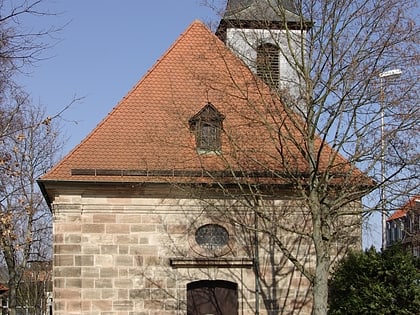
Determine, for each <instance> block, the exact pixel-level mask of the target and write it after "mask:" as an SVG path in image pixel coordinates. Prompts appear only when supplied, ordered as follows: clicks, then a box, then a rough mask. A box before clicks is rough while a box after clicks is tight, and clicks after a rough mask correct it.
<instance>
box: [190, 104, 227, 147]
mask: <svg viewBox="0 0 420 315" xmlns="http://www.w3.org/2000/svg"><path fill="white" fill-rule="evenodd" d="M223 119H224V116H223V115H222V114H220V113H219V111H218V110H217V109H216V108H215V107H214V106H213V105H212V104H211V103H208V104H207V105H206V106H204V107H203V108H202V109H201V110H200V111H199V112H198V113H197V114H195V115H194V116H193V117H192V118H190V120H189V124H190V129H191V130H192V131H193V132H194V133H195V139H196V147H197V151H198V152H199V153H208V152H220V150H221V147H222V141H221V131H222V121H223Z"/></svg>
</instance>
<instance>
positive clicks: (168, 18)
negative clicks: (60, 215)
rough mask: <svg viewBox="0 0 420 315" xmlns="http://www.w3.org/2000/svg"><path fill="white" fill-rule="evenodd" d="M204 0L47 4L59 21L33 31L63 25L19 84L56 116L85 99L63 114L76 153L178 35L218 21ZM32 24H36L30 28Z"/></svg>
mask: <svg viewBox="0 0 420 315" xmlns="http://www.w3.org/2000/svg"><path fill="white" fill-rule="evenodd" d="M201 3H202V0H180V1H174V0H155V1H145V0H125V1H112V0H71V1H69V0H44V2H43V8H42V9H45V10H44V11H47V10H48V11H50V12H59V13H60V14H58V15H56V16H49V17H40V18H36V19H32V18H31V19H29V20H28V21H27V22H26V23H27V24H28V27H34V28H35V29H37V28H40V27H42V28H47V27H50V26H51V25H53V26H55V27H60V26H61V25H64V24H66V23H67V22H69V23H68V24H67V25H66V26H65V27H64V28H63V29H62V31H60V32H59V33H57V34H55V35H54V36H55V37H56V38H57V39H58V41H57V40H56V39H51V43H53V44H54V46H53V47H52V48H50V49H49V50H48V51H46V52H45V53H44V54H43V57H48V59H46V60H44V61H41V62H39V63H37V65H36V67H35V68H33V69H31V73H30V75H29V76H22V77H21V80H20V81H21V82H22V84H23V85H24V86H25V89H26V91H28V92H29V93H30V95H31V96H32V98H33V101H34V102H35V103H40V104H42V105H44V106H45V107H46V108H47V112H48V114H49V115H54V114H55V113H57V112H59V111H60V110H61V109H62V108H63V107H64V106H66V105H67V104H68V103H69V102H70V101H71V100H72V99H73V97H83V99H82V100H81V101H80V102H78V103H77V104H74V105H73V106H72V107H71V108H70V109H69V110H67V111H66V112H65V113H64V115H63V117H64V118H65V120H66V121H63V133H64V135H65V137H66V138H68V141H67V142H66V146H65V150H64V151H65V152H64V153H66V152H68V151H69V150H71V149H72V148H73V147H74V146H76V145H77V144H78V143H79V142H80V141H81V140H83V138H84V137H85V136H86V135H87V134H88V133H89V132H90V131H91V130H92V129H93V128H94V127H95V126H96V125H97V123H99V122H100V121H101V120H102V119H103V118H104V117H105V116H106V115H107V113H109V112H110V111H111V109H112V108H113V107H114V106H115V105H116V104H117V103H118V102H119V101H120V100H121V98H122V97H124V96H125V94H126V93H127V92H128V91H129V90H130V89H131V87H132V86H133V85H134V84H135V83H136V82H137V81H138V80H140V79H141V77H142V76H143V75H144V74H145V73H146V72H147V70H148V69H149V68H150V67H151V66H152V65H153V64H154V63H155V62H156V61H157V59H158V58H159V57H160V56H161V55H162V54H164V53H165V51H166V50H167V49H168V48H169V46H170V45H171V44H172V43H173V42H174V41H175V40H176V39H177V38H178V36H179V35H180V34H181V33H182V32H183V31H184V30H185V29H186V28H187V27H188V26H189V25H190V23H192V22H193V21H194V20H196V19H199V20H202V21H203V22H205V23H207V22H209V21H218V18H217V15H216V14H215V13H214V11H213V10H211V9H210V8H209V7H207V6H204V5H202V4H201ZM31 23H32V24H34V25H31Z"/></svg>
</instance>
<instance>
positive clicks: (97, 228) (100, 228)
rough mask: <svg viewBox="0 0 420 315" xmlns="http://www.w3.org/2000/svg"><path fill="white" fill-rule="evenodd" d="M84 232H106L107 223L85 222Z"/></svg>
mask: <svg viewBox="0 0 420 315" xmlns="http://www.w3.org/2000/svg"><path fill="white" fill-rule="evenodd" d="M82 233H84V234H87V233H105V224H83V225H82Z"/></svg>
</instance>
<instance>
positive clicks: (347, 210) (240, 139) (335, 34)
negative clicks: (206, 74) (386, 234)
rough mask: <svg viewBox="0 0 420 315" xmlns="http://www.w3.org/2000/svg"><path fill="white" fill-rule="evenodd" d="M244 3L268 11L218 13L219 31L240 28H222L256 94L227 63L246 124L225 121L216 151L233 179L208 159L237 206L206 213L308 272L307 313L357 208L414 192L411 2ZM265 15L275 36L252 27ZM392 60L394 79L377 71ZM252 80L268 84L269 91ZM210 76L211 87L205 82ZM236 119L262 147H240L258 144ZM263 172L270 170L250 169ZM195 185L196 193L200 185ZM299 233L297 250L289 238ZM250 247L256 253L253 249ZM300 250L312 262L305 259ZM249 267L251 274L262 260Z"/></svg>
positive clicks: (347, 240)
mask: <svg viewBox="0 0 420 315" xmlns="http://www.w3.org/2000/svg"><path fill="white" fill-rule="evenodd" d="M233 2H234V1H232V2H231V3H233ZM236 3H241V2H240V1H237V2H236ZM243 3H245V2H243ZM250 3H259V4H256V6H257V7H258V6H259V5H261V6H260V7H258V8H257V10H260V11H259V12H258V17H261V16H264V14H266V19H257V20H256V21H254V24H249V23H248V24H246V23H245V22H249V21H244V20H243V19H244V15H241V14H243V13H242V11H240V10H239V12H238V11H233V13H232V12H227V13H226V12H225V13H224V15H223V20H222V23H225V24H224V25H223V24H222V23H221V26H222V29H220V27H221V26H219V29H218V33H219V36H220V37H221V38H224V36H225V34H226V33H225V32H226V29H229V28H235V29H236V30H237V34H239V35H237V37H236V38H235V39H236V42H235V41H233V40H232V41H229V38H227V39H226V38H224V39H225V40H226V44H227V45H228V46H229V47H230V48H231V49H232V50H233V51H234V52H235V53H236V54H238V55H239V57H240V58H241V59H242V60H243V61H244V62H245V63H246V64H248V66H249V67H250V68H251V69H252V70H253V71H254V72H255V74H256V78H255V82H254V84H255V86H257V87H259V93H260V95H259V97H256V96H255V90H252V91H251V89H248V88H247V86H245V85H244V84H241V82H240V80H241V79H240V77H239V76H236V75H235V70H234V69H227V71H228V72H229V73H230V74H231V80H232V82H233V84H232V85H233V86H236V87H237V89H238V91H237V94H236V97H238V98H242V99H246V100H247V106H246V108H241V109H237V108H235V109H234V110H236V112H237V113H238V115H241V119H243V121H241V122H242V123H243V124H242V125H238V126H227V125H224V126H223V131H221V132H222V133H223V137H224V140H223V146H224V148H226V147H228V148H229V149H227V150H225V149H223V150H219V149H218V148H216V150H215V151H217V152H216V153H217V154H218V155H219V156H220V159H222V160H223V162H224V163H225V165H227V166H228V169H229V171H228V173H230V175H229V176H231V178H234V180H233V181H229V182H228V181H227V180H226V176H225V177H224V178H223V177H222V178H221V177H220V176H218V174H215V173H214V172H212V170H211V169H207V171H208V176H210V177H211V178H212V180H213V181H214V182H215V183H217V187H218V189H219V190H220V191H222V192H223V194H224V195H225V196H229V198H230V199H233V200H237V201H238V204H239V205H240V207H241V208H242V211H236V210H235V209H234V208H233V207H226V206H223V207H219V206H217V205H213V206H212V207H211V209H212V212H209V215H211V213H213V215H216V216H217V217H218V218H220V217H223V218H224V219H225V220H226V221H229V222H232V223H234V224H236V225H240V226H241V227H242V228H243V230H244V231H246V232H247V233H248V235H253V233H257V235H258V236H257V237H253V238H248V240H249V241H248V244H253V243H255V241H256V240H257V238H258V237H261V238H266V242H265V244H267V245H270V246H271V247H270V246H268V247H267V253H268V254H269V253H272V254H274V253H277V252H280V253H281V254H282V255H283V257H286V258H287V259H288V261H289V262H291V263H292V264H293V266H294V268H296V270H298V271H299V272H300V273H301V274H302V275H303V276H304V277H305V278H306V280H307V281H309V284H310V286H311V287H312V303H313V307H312V313H313V314H317V315H318V314H326V313H327V309H328V278H329V275H330V272H331V267H332V265H333V263H334V261H335V259H336V258H337V257H338V256H337V255H338V254H340V255H342V254H343V252H344V251H345V250H346V248H348V247H349V246H350V247H351V246H355V240H356V239H357V234H358V229H359V228H360V218H361V217H362V216H365V215H366V216H369V215H370V214H371V213H373V212H374V211H389V210H390V209H395V205H394V204H395V202H396V201H397V200H399V199H401V198H402V197H406V196H407V195H411V194H416V193H418V187H419V182H418V171H419V149H418V148H419V137H418V136H417V135H418V134H419V131H420V130H419V126H420V124H419V122H420V111H419V107H418V99H419V95H418V90H419V80H418V74H419V72H418V71H419V56H420V55H419V45H418V44H419V39H420V37H419V35H420V29H419V27H418V25H417V24H416V22H417V21H416V16H414V14H415V13H414V12H415V7H416V1H412V0H406V1H396V0H385V1H358V0H356V1H346V0H344V1H319V0H309V1H299V0H297V1H255V2H253V1H247V2H246V4H247V5H249V4H250ZM285 3H286V4H287V5H286V6H285ZM252 5H254V4H252ZM215 7H217V5H216V6H215ZM228 8H229V7H228ZM248 12H249V11H248ZM291 13H292V16H293V19H294V20H293V25H292V24H291V23H290V16H291V15H290V14H291ZM248 17H249V16H248ZM241 19H242V20H241ZM251 20H252V18H251ZM238 21H240V23H238ZM273 21H275V23H277V24H276V25H277V27H278V29H281V35H280V37H279V35H278V33H276V32H274V31H269V32H266V33H264V34H263V35H261V32H260V30H261V29H268V30H270V29H272V25H273ZM241 23H242V24H241ZM238 25H247V26H248V27H246V28H245V27H238ZM249 25H251V26H249ZM279 25H280V27H279ZM223 27H225V29H223ZM238 30H239V31H238ZM237 42H240V44H237ZM264 42H270V43H274V45H267V46H264V45H261V46H259V47H260V49H261V51H260V53H261V55H262V56H263V57H258V52H257V54H256V55H255V54H248V52H249V51H250V50H252V49H254V50H255V47H256V43H264ZM244 47H245V49H244ZM247 48H249V49H247ZM273 48H274V49H275V51H276V53H277V52H278V54H279V56H280V57H279V58H280V59H281V60H282V62H283V63H282V64H283V65H286V68H287V69H286V70H287V71H286V73H285V72H282V68H281V66H280V72H279V73H276V71H273V68H276V69H277V71H278V68H279V61H278V60H277V61H276V60H274V59H273ZM275 58H277V57H275ZM226 64H227V63H226ZM392 68H400V69H402V70H403V71H402V74H401V76H400V77H399V78H398V79H397V78H392V79H391V78H386V77H382V76H381V75H380V74H382V73H384V72H385V71H387V70H389V69H392ZM260 79H262V81H265V83H267V84H268V85H269V86H271V98H270V99H267V93H266V91H265V88H264V87H263V86H262V85H261V80H260ZM207 84H208V82H207ZM208 86H209V89H210V88H212V89H217V88H218V87H217V84H215V83H214V82H212V83H211V84H208ZM248 86H249V85H248ZM219 88H220V87H219ZM220 91H221V90H220ZM252 93H254V94H253V95H252ZM229 96H230V97H232V94H230V95H229ZM244 121H247V123H248V125H249V126H251V125H253V126H256V128H257V129H258V131H256V133H258V137H259V139H260V142H261V143H263V144H264V145H261V148H254V150H250V149H249V148H247V147H246V146H245V147H244V144H246V143H247V142H248V141H249V142H250V143H252V142H253V143H255V139H252V135H248V137H249V138H247V136H245V137H244V136H243V135H240V132H239V131H238V130H240V129H241V128H242V131H241V132H243V130H244V126H245V123H244ZM232 127H234V128H232ZM262 129H264V131H261V130H262ZM194 131H195V130H194ZM267 148H269V149H267ZM204 159H206V157H203V160H204ZM302 161H303V162H302ZM205 165H206V163H205V162H203V167H205ZM250 169H251V170H258V172H256V171H252V172H250V171H249V170H250ZM262 174H265V175H264V177H269V178H270V179H269V180H267V179H265V182H262V181H261V180H256V178H257V177H258V175H262ZM219 175H220V174H219ZM225 175H226V174H225ZM266 175H268V176H266ZM260 177H261V176H260ZM232 182H234V183H235V185H234V188H232ZM279 184H282V185H286V186H287V187H289V188H290V193H289V195H288V196H289V198H291V197H293V198H294V199H295V202H294V203H293V204H292V205H287V204H285V203H281V204H276V202H275V200H276V199H284V198H282V197H281V193H284V191H280V190H276V187H278V186H279ZM381 189H385V190H386V191H387V195H386V197H387V198H386V200H384V199H381V198H378V195H379V194H378V191H379V190H381ZM200 193H201V191H200V192H198V191H197V192H196V196H198V197H200V196H203V195H201V194H200ZM204 196H206V195H204ZM362 197H364V199H363V200H364V203H362ZM200 198H201V199H202V200H206V202H209V201H208V198H205V197H200ZM296 200H297V201H296ZM210 203H212V202H210ZM244 209H246V210H247V211H244ZM298 209H299V210H298ZM215 211H216V212H215ZM214 213H216V214H214ZM243 213H246V214H247V215H246V216H243ZM249 213H252V214H253V215H251V216H250V215H249ZM298 213H299V215H297V214H298ZM292 235H293V236H294V241H290V239H291V238H290V237H291V236H292ZM302 243H304V244H306V245H305V251H304V254H302V251H300V250H299V246H297V244H302ZM356 245H357V244H356ZM269 247H270V248H269ZM251 254H252V256H253V257H254V258H255V255H256V253H255V252H254V253H251ZM309 256H311V257H314V261H312V262H308V261H307V260H308V257H309ZM257 258H258V257H257ZM276 265H277V266H279V265H280V264H279V262H278V261H276V262H273V266H276ZM255 273H256V274H257V275H260V273H261V267H257V268H256V269H255ZM274 278H275V277H274ZM274 278H273V282H272V283H271V284H270V286H269V287H270V288H271V290H272V291H265V292H263V293H262V294H266V295H270V294H272V293H273V292H274V291H273V290H275V288H276V284H275V282H276V280H275V279H274ZM259 281H260V283H263V282H264V281H266V279H265V278H263V277H259ZM262 288H263V287H262ZM267 301H275V299H274V300H273V299H267ZM277 309H279V308H277ZM277 312H279V311H277ZM273 314H274V313H273Z"/></svg>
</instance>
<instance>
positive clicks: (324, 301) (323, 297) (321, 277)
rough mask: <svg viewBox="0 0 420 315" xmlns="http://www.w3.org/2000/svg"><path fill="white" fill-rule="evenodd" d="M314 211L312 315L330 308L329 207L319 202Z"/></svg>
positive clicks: (318, 314) (321, 313)
mask: <svg viewBox="0 0 420 315" xmlns="http://www.w3.org/2000/svg"><path fill="white" fill-rule="evenodd" d="M314 204H318V203H314ZM312 211H313V216H312V218H313V219H312V220H313V221H312V222H313V241H314V246H315V252H316V254H315V255H316V266H315V277H314V283H313V293H312V296H313V308H312V315H326V314H327V310H328V276H329V270H330V247H329V241H328V240H329V231H328V224H327V221H326V220H325V218H324V216H325V214H326V213H327V209H324V208H323V206H321V205H319V204H318V206H315V207H314V209H313V210H312Z"/></svg>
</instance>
